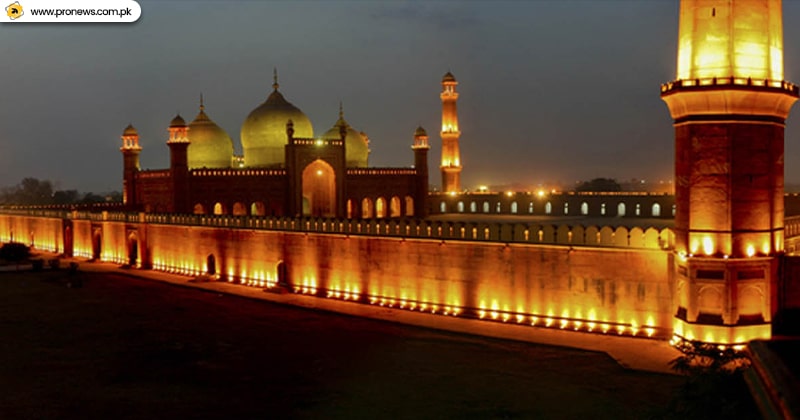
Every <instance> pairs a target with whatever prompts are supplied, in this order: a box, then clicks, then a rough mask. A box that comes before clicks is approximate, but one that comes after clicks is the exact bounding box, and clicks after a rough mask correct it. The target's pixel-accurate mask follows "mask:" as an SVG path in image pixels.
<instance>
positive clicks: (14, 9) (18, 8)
mask: <svg viewBox="0 0 800 420" xmlns="http://www.w3.org/2000/svg"><path fill="white" fill-rule="evenodd" d="M6 15H8V18H9V19H11V20H14V19H17V18H20V17H22V15H23V12H22V5H21V4H19V2H18V1H15V2H14V3H11V4H9V5H8V6H6Z"/></svg>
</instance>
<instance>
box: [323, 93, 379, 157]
mask: <svg viewBox="0 0 800 420" xmlns="http://www.w3.org/2000/svg"><path fill="white" fill-rule="evenodd" d="M341 126H344V127H345V130H346V131H347V134H346V135H345V138H344V143H345V157H344V159H345V164H346V166H347V167H348V168H366V167H367V164H368V161H369V141H368V140H367V137H366V136H365V135H364V134H363V133H361V132H359V131H357V130H356V129H354V128H353V127H351V126H350V124H348V123H347V121H345V120H344V113H343V112H342V109H341V106H340V107H339V119H338V120H336V123H335V124H333V127H331V128H330V129H329V130H328V131H326V132H325V134H323V135H322V138H324V139H326V140H338V139H340V138H341V134H340V133H339V127H341Z"/></svg>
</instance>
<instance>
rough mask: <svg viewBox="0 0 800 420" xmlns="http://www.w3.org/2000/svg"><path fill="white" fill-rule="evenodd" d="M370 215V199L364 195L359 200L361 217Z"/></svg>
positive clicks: (369, 216)
mask: <svg viewBox="0 0 800 420" xmlns="http://www.w3.org/2000/svg"><path fill="white" fill-rule="evenodd" d="M371 217H372V200H370V199H369V198H367V197H365V198H364V199H363V200H361V218H362V219H369V218H371Z"/></svg>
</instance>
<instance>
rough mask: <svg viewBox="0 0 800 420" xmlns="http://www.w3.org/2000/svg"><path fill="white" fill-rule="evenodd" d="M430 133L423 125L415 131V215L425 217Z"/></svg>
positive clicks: (426, 212) (413, 148) (412, 147)
mask: <svg viewBox="0 0 800 420" xmlns="http://www.w3.org/2000/svg"><path fill="white" fill-rule="evenodd" d="M430 148H431V146H430V145H429V144H428V133H427V132H425V129H424V128H422V127H417V129H416V130H415V131H414V144H413V145H412V146H411V149H412V150H414V169H415V170H416V171H417V182H416V186H415V188H416V195H415V196H414V216H416V217H425V216H427V215H428V207H427V201H428V150H429V149H430Z"/></svg>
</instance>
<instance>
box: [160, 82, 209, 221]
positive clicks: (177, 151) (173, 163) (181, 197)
mask: <svg viewBox="0 0 800 420" xmlns="http://www.w3.org/2000/svg"><path fill="white" fill-rule="evenodd" d="M200 110H201V111H202V110H203V96H202V95H201V96H200ZM168 131H169V140H167V146H169V173H170V179H171V181H172V185H171V189H172V205H171V206H169V208H168V209H167V211H169V212H171V213H190V211H189V196H188V193H189V159H188V154H187V152H188V149H189V135H188V132H189V127H187V126H186V120H184V119H183V118H182V117H181V116H180V114H179V115H176V116H175V118H173V119H172V121H170V123H169V129H168Z"/></svg>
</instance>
